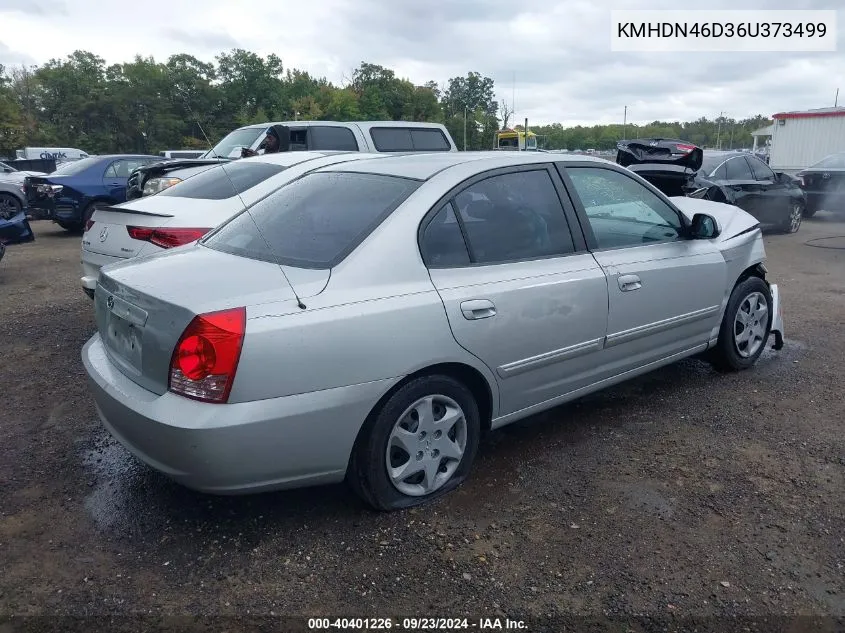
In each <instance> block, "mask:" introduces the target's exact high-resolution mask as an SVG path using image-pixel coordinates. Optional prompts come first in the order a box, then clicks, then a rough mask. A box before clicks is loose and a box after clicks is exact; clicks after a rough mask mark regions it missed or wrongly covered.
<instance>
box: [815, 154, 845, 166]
mask: <svg viewBox="0 0 845 633" xmlns="http://www.w3.org/2000/svg"><path fill="white" fill-rule="evenodd" d="M810 169H845V153H842V154H831V155H830V156H827V157H825V158H823V159H822V160H820V161H819V162H817V163H816V164H815V165H812V166H811V167H810Z"/></svg>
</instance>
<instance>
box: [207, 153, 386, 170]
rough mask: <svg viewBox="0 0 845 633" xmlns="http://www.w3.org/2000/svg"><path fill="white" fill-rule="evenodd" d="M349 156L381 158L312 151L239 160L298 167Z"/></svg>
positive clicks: (362, 154) (368, 154)
mask: <svg viewBox="0 0 845 633" xmlns="http://www.w3.org/2000/svg"><path fill="white" fill-rule="evenodd" d="M347 154H355V155H361V156H363V157H365V158H371V157H372V158H375V157H377V156H380V154H375V153H370V152H353V151H344V150H319V151H310V152H299V151H294V152H276V153H273V154H260V155H259V156H250V157H249V158H242V159H240V160H238V161H237V162H239V163H269V164H271V165H282V166H288V165H296V164H299V163H303V162H305V161H307V160H313V159H315V158H323V157H325V156H346V155H347ZM222 164H224V165H228V164H231V163H228V162H223V163H222Z"/></svg>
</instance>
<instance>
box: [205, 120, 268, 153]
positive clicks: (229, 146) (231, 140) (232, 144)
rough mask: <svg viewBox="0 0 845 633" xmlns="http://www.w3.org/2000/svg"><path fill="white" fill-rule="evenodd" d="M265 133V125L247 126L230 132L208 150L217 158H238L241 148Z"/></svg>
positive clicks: (250, 144)
mask: <svg viewBox="0 0 845 633" xmlns="http://www.w3.org/2000/svg"><path fill="white" fill-rule="evenodd" d="M266 133H267V128H266V127H248V128H241V129H240V130H235V131H234V132H230V133H229V134H227V135H226V136H225V137H223V140H222V141H220V142H219V143H218V144H217V145H215V146H214V148H213V149H212V150H211V151H210V152H209V156H213V157H218V158H240V157H241V148H244V147H252V144H253V143H255V141H257V140H258V138H259V137H260V136H263V135H264V134H266Z"/></svg>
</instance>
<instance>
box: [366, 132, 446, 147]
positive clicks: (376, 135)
mask: <svg viewBox="0 0 845 633" xmlns="http://www.w3.org/2000/svg"><path fill="white" fill-rule="evenodd" d="M370 136H372V137H373V144H374V145H375V146H376V149H377V150H378V151H379V152H414V151H416V152H421V151H424V152H448V151H449V150H450V149H451V147H450V146H449V141H448V140H447V139H446V135H445V134H443V131H442V130H440V129H437V128H409V127H374V128H372V129H371V130H370Z"/></svg>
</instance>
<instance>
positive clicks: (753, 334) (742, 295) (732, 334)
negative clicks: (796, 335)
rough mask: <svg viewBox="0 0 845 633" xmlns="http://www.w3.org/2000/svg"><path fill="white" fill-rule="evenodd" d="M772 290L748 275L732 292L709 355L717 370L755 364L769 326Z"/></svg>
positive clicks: (736, 368) (763, 282) (770, 325)
mask: <svg viewBox="0 0 845 633" xmlns="http://www.w3.org/2000/svg"><path fill="white" fill-rule="evenodd" d="M773 316H774V315H773V314H772V293H771V292H770V291H769V286H768V284H767V283H766V282H765V281H763V280H762V279H760V278H759V277H749V278H748V279H745V280H744V281H741V282H740V283H738V284H737V285H736V286H735V287H734V289H733V292H731V296H730V299H729V300H728V305H727V307H726V308H725V315H724V317H722V327H721V328H720V330H719V340H718V342H717V343H716V346H715V347H714V348H713V349H712V350H710V353H709V354H708V357H709V360H710V362H711V363H712V365H713V366H714V367H715V368H716V369H717V370H719V371H726V372H727V371H741V370H743V369H748V368H749V367H752V366H754V364H755V363H756V362H757V359H759V358H760V354H762V353H763V350H764V349H765V348H766V342H767V341H768V340H769V333H770V332H771V329H772V317H773Z"/></svg>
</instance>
